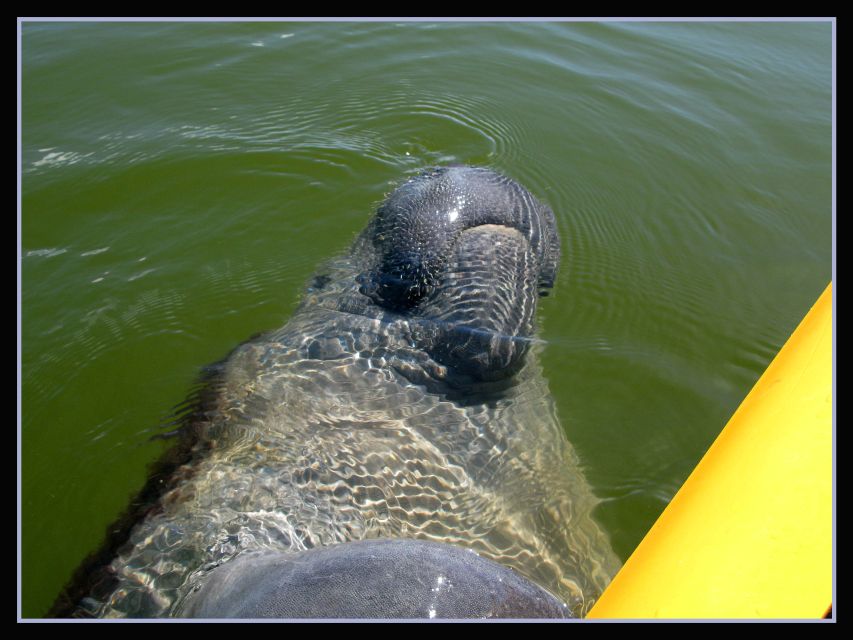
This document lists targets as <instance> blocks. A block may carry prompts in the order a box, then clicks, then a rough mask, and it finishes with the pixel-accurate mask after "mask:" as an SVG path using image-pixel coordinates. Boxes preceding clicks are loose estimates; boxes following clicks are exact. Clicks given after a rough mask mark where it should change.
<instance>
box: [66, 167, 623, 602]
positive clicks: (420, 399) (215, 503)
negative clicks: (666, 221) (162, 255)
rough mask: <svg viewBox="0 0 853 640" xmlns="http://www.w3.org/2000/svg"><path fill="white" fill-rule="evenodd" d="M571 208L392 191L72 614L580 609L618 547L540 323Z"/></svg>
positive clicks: (185, 429)
mask: <svg viewBox="0 0 853 640" xmlns="http://www.w3.org/2000/svg"><path fill="white" fill-rule="evenodd" d="M559 257H560V247H559V238H558V235H557V230H556V225H555V221H554V216H553V213H552V212H551V210H550V209H549V208H548V207H546V206H545V205H543V204H542V203H540V202H539V201H538V200H537V199H536V198H535V197H534V196H533V195H531V194H530V193H529V192H528V191H527V190H526V189H525V188H523V187H522V186H520V185H519V184H518V183H516V182H514V181H513V180H511V179H509V178H506V177H504V176H502V175H499V174H497V173H495V172H493V171H491V170H488V169H483V168H474V167H465V166H454V167H440V168H433V169H428V170H425V171H423V172H422V173H420V174H419V175H417V176H415V177H413V178H411V179H410V180H408V181H407V182H405V183H404V184H402V185H401V186H400V187H399V188H397V189H396V190H395V191H394V192H393V193H392V194H391V195H390V196H389V197H388V198H387V199H386V200H385V202H384V203H382V204H381V205H380V206H379V208H378V210H377V212H376V215H375V216H374V217H373V218H372V220H371V221H370V222H369V224H368V226H367V228H366V229H365V230H364V231H363V232H362V234H361V235H360V236H359V237H358V238H357V239H356V241H355V242H354V244H353V246H352V248H351V249H350V251H349V252H348V253H347V254H346V255H343V256H341V257H338V258H335V259H333V260H332V261H330V262H329V263H328V264H326V265H325V267H323V268H322V270H321V271H320V272H319V273H318V275H317V276H316V277H314V278H313V279H312V281H311V282H310V283H309V285H308V287H307V289H306V291H305V293H304V296H303V299H302V303H301V305H300V307H299V309H298V310H297V311H296V313H295V314H294V316H293V317H292V318H291V320H290V321H289V322H288V323H287V324H286V325H285V326H284V327H283V328H281V329H278V330H276V331H273V332H270V333H267V334H263V335H261V336H259V337H256V338H254V339H252V340H250V341H248V342H246V343H244V344H242V345H240V346H239V347H237V348H236V349H235V350H234V351H233V352H232V353H231V354H230V355H229V356H228V357H227V358H226V359H225V360H223V361H222V362H221V363H219V364H218V365H215V366H213V367H212V368H211V369H210V371H209V372H208V374H207V376H206V379H205V381H204V385H203V386H202V387H201V388H200V391H199V392H198V393H197V394H195V395H194V396H193V398H191V401H190V402H189V404H188V407H189V408H188V410H187V412H186V414H185V415H184V417H183V424H182V427H181V429H180V430H179V433H178V435H177V438H179V440H178V442H177V443H176V444H175V446H174V447H173V449H172V450H171V453H170V454H169V455H170V456H171V457H168V456H167V460H166V461H165V462H164V463H162V464H161V465H160V467H159V469H158V470H155V472H154V473H153V475H152V477H151V479H150V480H149V483H148V485H146V488H145V489H144V490H143V492H142V493H141V494H140V497H138V498H137V499H136V500H135V501H134V503H133V506H132V508H130V509H129V511H128V514H126V516H125V518H124V522H125V524H124V525H122V526H117V527H115V528H114V529H115V531H119V530H121V532H122V533H121V534H120V535H118V539H116V536H113V540H112V541H111V542H110V543H109V544H105V546H104V548H103V549H101V551H100V552H98V553H96V554H94V555H93V556H92V557H91V558H89V560H88V561H87V562H86V563H84V565H83V566H82V567H81V568H80V569H79V570H78V572H77V574H76V575H75V577H74V579H73V580H72V582H71V583H70V584H69V586H68V587H66V589H65V591H64V592H63V593H62V594H61V595H60V596H59V598H58V599H57V602H56V604H55V605H54V608H53V610H52V615H56V616H74V617H83V616H87V617H88V616H96V617H108V618H115V617H169V616H173V617H193V616H195V617H243V618H261V617H280V618H365V617H366V618H433V617H437V618H442V617H444V618H483V617H511V618H522V617H549V618H552V617H573V616H582V615H583V614H584V613H585V612H586V611H587V610H588V609H589V608H590V607H591V605H592V603H593V602H594V600H595V599H596V598H597V597H598V596H599V595H600V593H601V592H602V590H603V589H604V587H605V586H606V585H607V584H608V582H609V580H610V579H611V578H612V576H613V575H614V574H615V572H616V570H617V569H618V567H619V561H618V560H617V558H616V556H615V555H614V553H613V551H612V549H611V547H610V543H609V540H608V538H607V536H606V535H605V533H604V532H603V531H602V530H601V529H600V527H599V525H598V524H597V523H596V522H595V521H594V519H593V518H592V515H591V512H592V510H593V508H594V507H595V505H596V504H597V500H596V498H595V497H594V496H593V494H592V492H591V490H590V488H589V486H588V484H587V482H586V480H585V479H584V477H583V475H582V473H581V471H580V469H579V463H578V460H577V457H576V455H575V453H574V450H573V449H572V447H571V445H570V443H569V442H568V440H567V438H566V436H565V435H564V433H563V430H562V428H561V426H560V423H559V421H558V419H557V416H556V411H555V406H554V403H553V400H552V398H551V396H550V394H549V391H548V388H547V384H546V381H545V379H544V377H543V375H542V371H541V367H540V365H539V363H538V361H537V351H538V350H539V349H541V346H540V345H539V344H538V343H537V342H536V341H535V339H534V329H535V327H534V322H535V312H536V305H537V301H538V298H539V296H541V295H543V294H545V293H547V291H548V289H549V288H550V287H552V286H553V284H554V281H555V278H556V271H557V265H558V263H559Z"/></svg>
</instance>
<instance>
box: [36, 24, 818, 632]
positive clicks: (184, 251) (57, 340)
mask: <svg viewBox="0 0 853 640" xmlns="http://www.w3.org/2000/svg"><path fill="white" fill-rule="evenodd" d="M21 47H22V64H21V67H22V80H21V96H22V97H21V103H22V116H21V119H22V125H21V126H22V136H23V139H22V162H21V167H20V171H21V178H22V181H21V182H22V183H21V249H20V251H21V253H20V265H21V273H22V288H21V303H22V311H21V313H22V345H21V370H22V380H21V401H22V419H21V425H20V433H21V447H22V471H21V478H22V492H21V508H22V523H21V524H22V549H21V554H22V557H21V561H22V564H21V567H22V568H21V573H22V614H23V615H24V616H25V617H33V616H40V615H42V614H43V613H44V612H45V611H46V610H47V608H48V606H49V605H50V604H51V602H52V600H53V598H54V597H55V595H56V593H57V592H58V590H59V588H60V587H61V585H62V584H63V583H64V581H66V580H67V578H68V577H69V576H70V574H71V572H72V571H73V569H74V568H75V567H76V566H77V564H78V563H79V562H80V560H81V559H82V558H83V557H84V556H85V555H86V554H87V553H88V552H90V551H91V550H93V549H94V548H95V547H96V546H97V544H98V542H99V541H100V540H101V538H102V536H103V533H104V530H105V527H106V526H107V525H108V524H109V523H110V521H111V520H112V519H113V518H114V517H115V516H116V515H117V514H118V512H119V511H120V510H121V509H122V508H123V507H124V506H125V505H126V503H127V500H128V497H129V495H130V494H131V493H132V492H133V491H134V490H135V489H138V488H139V487H140V486H141V484H142V482H143V480H144V478H145V470H146V465H147V464H148V463H149V462H150V461H152V460H153V459H154V458H156V457H157V456H158V454H159V453H160V451H162V449H163V447H164V444H163V442H162V441H151V440H150V439H149V438H150V436H151V435H152V434H154V433H157V432H158V429H159V425H161V424H162V422H163V421H164V419H165V418H166V416H168V414H169V412H170V409H171V408H172V407H173V406H174V405H176V404H178V403H179V402H181V400H182V399H183V398H184V396H185V395H186V393H187V391H188V390H189V388H190V386H191V384H192V382H193V380H194V379H195V377H196V375H197V374H198V372H199V369H200V367H202V366H203V365H204V364H206V363H210V362H213V361H215V360H217V359H219V358H221V357H222V356H224V355H225V354H226V353H227V352H228V351H229V350H230V349H231V348H232V347H234V346H235V345H236V344H238V343H239V342H241V341H243V340H245V339H246V338H248V337H249V336H251V335H252V334H255V333H257V332H259V331H262V330H266V329H271V328H275V327H278V326H281V325H283V324H284V322H285V321H286V320H287V318H288V317H289V315H290V314H291V312H292V311H293V309H294V308H295V305H296V302H297V299H298V296H299V292H300V290H301V287H302V286H303V284H304V283H305V281H306V280H307V279H308V278H309V276H310V275H311V273H312V271H313V270H314V268H315V267H316V266H317V265H318V264H319V263H320V262H321V261H322V260H324V259H325V258H327V257H329V256H331V255H333V254H334V253H336V252H339V251H342V250H344V249H345V248H346V247H347V246H348V244H349V243H350V241H351V240H352V239H353V237H354V235H355V233H356V232H357V231H359V230H360V229H361V228H362V227H363V225H364V224H365V222H366V220H367V219H368V217H369V215H370V214H371V212H372V210H373V209H374V207H375V205H376V204H377V203H378V202H379V201H380V200H381V199H382V198H383V196H384V195H385V194H386V193H388V192H389V191H390V190H391V189H392V188H393V187H394V185H395V184H397V183H398V182H400V181H401V180H403V179H404V178H406V177H408V176H409V175H411V174H412V173H413V172H416V171H417V169H419V168H421V167H423V166H427V165H433V164H441V163H449V162H461V163H468V164H479V165H487V166H490V167H493V168H495V169H497V170H499V171H501V172H503V173H506V174H508V175H510V176H512V177H513V178H515V179H517V180H518V181H520V182H521V183H522V184H524V185H526V186H527V187H528V188H529V189H530V190H531V191H533V192H534V193H535V194H536V195H537V196H539V197H540V198H541V199H542V200H544V201H546V202H547V203H548V204H550V206H551V207H552V208H553V209H554V211H555V213H556V215H557V218H558V221H559V227H560V232H561V236H562V239H563V263H562V265H561V272H560V274H559V279H558V282H557V287H556V289H555V292H554V295H553V296H552V297H549V298H547V299H545V301H544V302H543V304H542V305H541V314H540V326H541V336H542V338H543V339H544V340H545V341H547V347H546V348H545V351H544V366H545V372H546V375H547V377H548V379H549V381H550V385H551V390H552V393H553V394H554V396H555V398H556V400H557V404H558V407H559V412H560V417H561V420H562V423H563V425H564V427H565V430H566V432H567V434H568V436H569V438H570V440H571V441H572V442H573V443H574V445H575V447H576V448H577V449H578V451H579V453H580V455H581V456H582V458H583V460H584V463H585V470H586V475H587V477H588V479H589V480H590V482H591V484H592V485H593V486H594V488H595V490H596V492H597V493H598V495H599V496H600V497H601V498H602V499H603V503H602V505H601V506H600V508H599V512H598V515H599V519H600V520H601V522H602V523H603V524H604V525H605V527H606V528H607V530H608V531H609V532H610V535H611V537H612V540H613V544H614V547H615V548H616V550H617V552H618V553H619V555H621V556H622V558H623V559H624V558H626V557H627V556H628V555H629V554H630V552H631V551H632V549H633V548H634V546H635V545H636V544H637V543H638V542H639V541H640V539H641V538H642V536H643V535H644V533H645V532H646V530H647V529H648V528H649V526H650V525H651V524H652V522H653V521H654V519H655V518H656V517H657V515H658V514H659V513H660V511H661V510H662V509H663V507H664V506H665V505H666V503H667V501H668V500H669V499H670V498H671V497H672V495H673V494H674V493H675V491H676V490H677V488H678V487H679V486H680V484H681V482H682V481H683V480H684V479H685V478H686V476H687V474H688V473H689V472H690V471H691V469H692V468H693V466H694V465H695V464H696V462H697V461H698V460H699V458H700V457H701V455H702V454H703V452H704V451H705V449H706V448H707V446H708V445H709V444H710V443H711V442H712V440H713V439H714V437H715V436H716V435H717V434H718V433H719V431H720V430H721V429H722V427H723V426H724V424H725V422H726V420H727V419H728V417H729V416H730V415H731V413H732V412H733V411H734V410H735V408H736V407H737V406H738V404H739V403H740V401H741V400H742V398H743V397H744V396H745V395H746V393H747V392H748V391H749V389H750V388H751V386H752V384H753V383H754V382H755V380H756V379H757V378H758V376H759V375H760V374H761V373H762V371H763V370H764V368H765V367H766V365H767V364H768V363H769V361H770V360H771V359H772V357H773V356H774V355H775V353H776V352H777V350H778V349H779V348H780V346H781V345H782V344H783V343H784V341H785V340H786V339H787V337H788V335H789V334H790V332H791V331H792V330H793V329H794V327H795V326H796V325H797V323H798V322H799V320H800V319H801V318H802V316H803V315H804V314H805V312H806V311H807V310H808V308H809V307H810V305H811V304H812V303H813V302H814V301H815V300H816V299H817V297H818V295H819V294H820V292H821V291H822V290H823V288H824V287H825V286H826V285H827V283H828V282H829V280H830V278H831V265H832V212H831V208H832V207H831V205H832V198H831V196H832V193H831V188H832V156H831V134H832V126H831V125H832V119H831V115H832V114H831V99H832V65H831V56H832V25H831V24H830V23H828V22H825V23H760V24H750V23H712V24H700V23H666V24H650V23H606V24H583V23H582V24H555V23H544V24H542V23H528V24H395V23H375V24H348V23H324V24H310V23H290V24H276V23H254V24H246V23H243V24H227V23H226V24H222V23H184V24H156V23H155V24H150V23H149V24H109V23H100V24H81V23H70V24H48V23H25V24H24V25H23V27H22V40H21Z"/></svg>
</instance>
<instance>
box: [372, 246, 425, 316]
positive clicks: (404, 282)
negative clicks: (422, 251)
mask: <svg viewBox="0 0 853 640" xmlns="http://www.w3.org/2000/svg"><path fill="white" fill-rule="evenodd" d="M439 270H440V269H439V268H438V267H430V261H429V260H428V259H426V258H424V257H423V256H420V255H418V254H416V253H414V252H406V253H403V254H402V255H395V256H393V259H392V260H388V261H386V262H385V263H383V264H382V265H380V267H379V268H378V269H376V270H374V271H372V272H369V273H367V274H363V275H362V276H360V278H359V283H360V284H361V292H362V293H363V294H364V295H366V296H368V297H369V298H371V299H372V300H373V301H374V302H376V303H377V304H379V305H381V306H383V307H385V308H386V309H390V310H393V311H408V310H411V309H413V308H414V307H415V306H417V305H418V303H420V301H421V300H422V299H424V298H426V297H428V296H429V295H430V294H431V293H432V291H433V290H434V289H435V287H436V284H437V282H436V278H435V277H434V276H433V272H435V271H439Z"/></svg>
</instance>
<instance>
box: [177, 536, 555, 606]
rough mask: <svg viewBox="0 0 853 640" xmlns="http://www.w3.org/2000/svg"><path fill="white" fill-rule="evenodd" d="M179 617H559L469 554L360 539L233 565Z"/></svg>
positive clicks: (502, 570) (517, 580)
mask: <svg viewBox="0 0 853 640" xmlns="http://www.w3.org/2000/svg"><path fill="white" fill-rule="evenodd" d="M181 615H183V616H186V617H195V618H315V619H316V618H403V619H406V618H534V617H535V618H567V617H570V616H569V610H568V608H567V607H566V605H564V604H563V603H561V602H560V601H559V600H557V599H556V598H555V597H554V596H552V595H551V594H550V593H548V592H547V591H545V590H544V589H542V588H541V587H539V586H537V585H535V584H533V583H532V582H530V581H529V580H526V579H525V578H522V577H521V576H519V575H518V574H517V573H515V572H514V571H512V570H510V569H508V568H506V567H503V566H501V565H499V564H497V563H496V562H492V561H490V560H486V559H485V558H481V557H480V556H478V555H477V554H476V553H474V552H472V551H468V550H464V549H460V548H458V547H454V546H451V545H448V544H439V543H434V542H424V541H418V540H369V541H362V542H350V543H345V544H339V545H335V546H332V547H323V548H318V549H313V550H309V551H304V552H301V553H276V552H261V553H249V554H243V555H241V556H238V557H237V558H236V559H234V560H232V561H231V562H228V563H226V564H224V565H222V566H220V567H218V568H216V569H214V570H213V571H212V572H211V574H210V575H209V577H208V578H207V580H206V582H205V584H204V586H202V587H201V589H199V590H198V591H196V592H194V593H193V594H192V595H191V596H189V597H188V598H187V600H186V602H185V603H184V606H183V610H182V613H181Z"/></svg>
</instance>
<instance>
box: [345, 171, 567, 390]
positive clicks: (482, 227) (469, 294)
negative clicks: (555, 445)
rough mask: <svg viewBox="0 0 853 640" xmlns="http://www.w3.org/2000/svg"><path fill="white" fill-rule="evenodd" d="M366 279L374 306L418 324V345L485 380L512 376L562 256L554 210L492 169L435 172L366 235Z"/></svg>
mask: <svg viewBox="0 0 853 640" xmlns="http://www.w3.org/2000/svg"><path fill="white" fill-rule="evenodd" d="M366 233H367V234H368V239H369V242H370V243H371V245H372V248H373V251H374V256H375V259H374V261H373V264H371V266H370V267H369V268H368V269H367V270H366V271H365V272H364V273H362V274H361V275H360V276H359V282H360V284H361V291H362V293H363V294H365V295H366V296H368V297H369V298H370V299H371V300H372V301H373V302H374V303H375V304H377V305H379V306H381V307H383V308H385V309H388V310H390V311H393V312H397V313H405V314H407V315H409V316H411V317H412V318H414V319H416V321H417V322H418V323H420V327H419V330H420V333H419V335H420V340H421V343H420V345H419V346H421V347H422V348H423V349H424V350H425V351H427V352H428V353H430V355H432V356H433V357H434V358H435V359H436V360H438V361H439V362H441V363H442V364H444V365H447V366H450V367H452V368H453V369H454V371H455V372H457V373H460V374H462V375H464V376H468V377H471V378H474V379H479V380H493V379H499V378H504V377H508V376H510V375H512V374H513V373H514V372H515V371H517V370H518V368H519V367H520V365H521V364H522V362H523V356H524V353H525V351H526V349H527V346H528V344H529V339H530V337H531V336H532V334H533V331H534V326H533V320H534V316H535V310H536V302H537V298H538V296H539V294H540V293H541V292H543V291H544V290H546V289H548V288H550V287H551V286H553V284H554V280H555V277H556V270H557V263H558V262H559V256H560V244H559V236H558V235H557V232H556V224H555V221H554V214H553V213H552V211H551V210H550V209H549V208H548V207H547V206H545V205H544V204H542V203H541V202H539V201H538V200H537V199H536V198H535V197H534V196H533V195H532V194H531V193H530V192H529V191H527V189H525V188H524V187H522V186H521V185H520V184H518V183H517V182H515V181H514V180H511V179H510V178H507V177H505V176H502V175H500V174H498V173H496V172H494V171H491V170H489V169H484V168H479V167H465V166H455V167H440V168H434V169H428V170H426V171H423V172H422V173H421V174H419V175H417V176H416V177H414V178H412V179H410V180H409V181H407V182H406V183H404V184H403V185H401V186H400V187H399V188H398V189H397V190H396V191H394V192H393V193H392V194H391V195H390V196H389V197H388V199H387V200H386V201H385V202H384V203H383V204H382V205H381V206H380V207H379V209H378V210H377V213H376V217H375V218H374V221H373V222H372V224H371V226H370V227H369V228H368V230H367V232H366Z"/></svg>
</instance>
